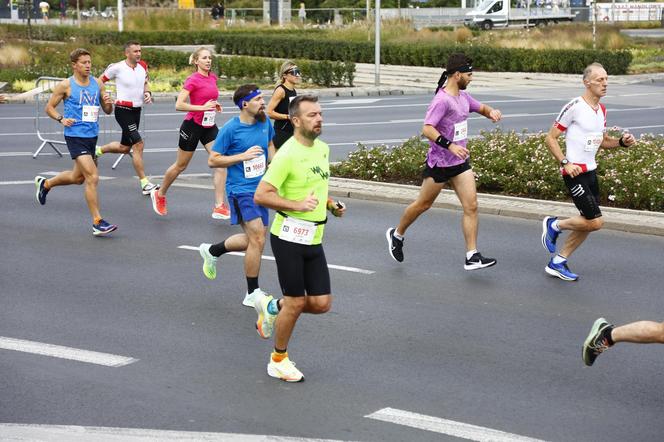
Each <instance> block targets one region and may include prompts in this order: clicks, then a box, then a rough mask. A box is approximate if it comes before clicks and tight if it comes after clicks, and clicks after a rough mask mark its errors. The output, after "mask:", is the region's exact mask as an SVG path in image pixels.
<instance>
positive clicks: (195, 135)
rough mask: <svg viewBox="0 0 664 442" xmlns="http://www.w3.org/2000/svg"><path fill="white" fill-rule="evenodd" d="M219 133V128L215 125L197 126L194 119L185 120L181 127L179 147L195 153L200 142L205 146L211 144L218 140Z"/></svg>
mask: <svg viewBox="0 0 664 442" xmlns="http://www.w3.org/2000/svg"><path fill="white" fill-rule="evenodd" d="M218 133H219V128H218V127H217V125H216V124H215V125H214V126H210V127H203V126H201V125H200V124H196V123H195V122H194V120H193V119H191V120H184V121H183V122H182V125H181V126H180V141H179V143H178V146H179V147H180V149H182V150H184V151H187V152H193V151H195V150H196V147H197V146H198V142H199V141H200V142H201V144H203V146H205V145H206V144H209V143H211V142H213V141H214V140H215V138H217V134H218Z"/></svg>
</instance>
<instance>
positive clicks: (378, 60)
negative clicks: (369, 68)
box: [375, 0, 380, 86]
mask: <svg viewBox="0 0 664 442" xmlns="http://www.w3.org/2000/svg"><path fill="white" fill-rule="evenodd" d="M375 43H376V44H375V48H376V51H375V59H376V79H375V84H376V86H380V0H376V42H375Z"/></svg>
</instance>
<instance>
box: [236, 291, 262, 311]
mask: <svg viewBox="0 0 664 442" xmlns="http://www.w3.org/2000/svg"><path fill="white" fill-rule="evenodd" d="M262 296H267V293H265V292H264V291H263V290H261V289H256V290H254V291H253V292H251V293H249V292H247V293H245V295H244V300H243V301H242V305H243V306H245V307H251V308H254V303H255V302H256V300H257V299H260V298H261V297H262Z"/></svg>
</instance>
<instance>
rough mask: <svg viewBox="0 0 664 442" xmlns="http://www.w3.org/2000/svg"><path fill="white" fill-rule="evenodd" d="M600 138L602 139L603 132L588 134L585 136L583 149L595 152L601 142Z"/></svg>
mask: <svg viewBox="0 0 664 442" xmlns="http://www.w3.org/2000/svg"><path fill="white" fill-rule="evenodd" d="M602 140H604V134H603V133H595V134H590V135H588V136H587V137H586V143H585V145H584V146H583V150H585V151H586V152H593V153H594V152H597V149H599V146H600V145H601V144H602Z"/></svg>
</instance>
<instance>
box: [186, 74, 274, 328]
mask: <svg viewBox="0 0 664 442" xmlns="http://www.w3.org/2000/svg"><path fill="white" fill-rule="evenodd" d="M233 102H234V103H235V104H236V105H237V106H238V107H239V108H240V116H239V117H234V118H232V119H230V120H229V121H227V122H226V124H225V125H224V126H223V127H222V129H221V131H220V132H219V135H217V139H216V140H215V142H214V146H213V147H212V151H211V152H210V157H209V159H208V165H209V166H210V167H213V168H216V167H225V168H227V170H228V178H227V179H226V194H227V196H228V205H229V206H230V209H231V225H237V224H239V225H240V226H242V230H243V232H244V233H239V234H236V235H233V236H230V237H228V238H226V239H225V240H224V241H222V242H220V243H218V244H214V245H210V244H201V245H200V246H199V251H200V254H201V257H202V258H203V260H204V262H203V273H204V274H205V276H207V277H208V278H209V279H214V278H216V276H217V268H216V264H217V259H218V258H219V257H220V256H221V255H223V254H224V253H226V252H231V251H233V252H239V251H246V253H245V256H244V273H245V275H246V278H247V293H246V295H245V297H244V301H242V304H243V305H245V306H247V307H254V300H255V299H257V298H260V297H261V296H262V295H264V293H263V291H262V290H261V289H260V288H259V287H258V273H259V271H260V266H261V256H262V254H263V247H264V246H265V235H266V233H267V226H268V224H269V215H268V211H267V209H266V208H265V207H262V206H259V205H257V204H256V203H254V193H255V192H256V187H258V183H259V182H260V180H261V178H262V177H263V175H264V174H265V170H266V168H267V163H268V161H270V160H271V159H272V156H273V155H274V152H275V150H274V144H273V143H272V138H273V137H274V129H273V127H272V124H271V123H270V120H268V119H267V117H266V115H265V100H264V99H263V94H262V92H261V91H260V89H258V86H256V85H254V84H246V85H243V86H240V87H239V88H238V89H237V90H236V91H235V93H234V94H233ZM259 334H260V329H259ZM261 336H262V335H261ZM262 337H264V338H268V337H269V336H262Z"/></svg>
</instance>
